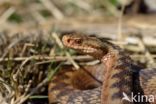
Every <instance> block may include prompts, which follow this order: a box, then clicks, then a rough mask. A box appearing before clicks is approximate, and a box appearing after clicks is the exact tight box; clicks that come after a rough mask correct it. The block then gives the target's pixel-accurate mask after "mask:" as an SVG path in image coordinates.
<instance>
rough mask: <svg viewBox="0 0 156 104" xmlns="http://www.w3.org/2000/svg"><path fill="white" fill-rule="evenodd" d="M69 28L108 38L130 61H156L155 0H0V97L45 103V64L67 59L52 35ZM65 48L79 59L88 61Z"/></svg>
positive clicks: (5, 103)
mask: <svg viewBox="0 0 156 104" xmlns="http://www.w3.org/2000/svg"><path fill="white" fill-rule="evenodd" d="M73 31H74V32H82V33H85V34H94V35H97V36H98V37H105V38H108V39H109V40H110V41H111V42H113V43H115V44H117V45H119V46H121V47H122V48H123V49H125V51H126V52H129V53H130V54H131V57H132V58H133V59H134V60H135V62H136V63H138V64H140V65H141V66H143V67H150V68H151V67H156V0H0V92H1V93H0V103H1V104H48V96H47V95H48V91H47V86H48V81H47V75H48V73H49V69H53V70H51V71H54V72H55V69H59V68H58V66H59V65H60V63H62V62H64V61H67V63H70V64H71V62H70V61H69V60H67V58H66V57H65V56H66V53H65V50H64V49H62V47H63V46H60V43H61V41H59V42H57V41H55V40H59V38H58V37H57V36H60V35H58V34H62V33H64V32H73ZM25 34H28V35H29V38H26V39H27V40H26V39H25V38H23V37H22V38H21V37H20V36H24V35H25ZM34 34H36V35H35V39H34V38H33V37H34ZM49 34H50V35H51V34H52V36H51V37H52V38H51V37H48V36H49ZM54 34H55V35H54ZM14 35H17V36H16V37H14ZM31 35H32V37H31ZM53 35H54V37H53ZM44 37H46V38H48V39H46V41H43V40H44ZM17 38H18V39H17ZM42 39H43V40H42ZM47 40H48V41H47ZM49 41H50V42H49ZM19 53H20V54H19ZM69 53H70V54H71V56H73V57H75V59H77V60H79V61H83V65H84V64H86V61H84V60H87V61H88V60H89V61H93V59H92V58H88V57H87V58H86V56H83V57H82V56H80V57H81V58H79V54H77V53H76V52H73V51H71V50H69ZM51 55H52V56H51ZM74 55H75V56H74ZM31 56H36V57H35V58H32V57H31ZM39 56H42V57H39ZM45 56H46V58H45V59H44V58H43V57H45ZM55 57H58V59H57V58H55ZM60 57H61V58H60ZM8 58H10V59H11V60H10V59H8ZM81 59H82V60H81ZM72 64H73V63H72ZM94 65H95V64H94ZM59 67H60V66H59ZM45 69H47V70H45ZM21 73H22V74H21ZM44 78H45V79H46V81H45V80H44ZM48 78H49V77H48ZM38 86H39V87H40V88H41V89H40V90H39V87H38ZM34 88H35V90H34Z"/></svg>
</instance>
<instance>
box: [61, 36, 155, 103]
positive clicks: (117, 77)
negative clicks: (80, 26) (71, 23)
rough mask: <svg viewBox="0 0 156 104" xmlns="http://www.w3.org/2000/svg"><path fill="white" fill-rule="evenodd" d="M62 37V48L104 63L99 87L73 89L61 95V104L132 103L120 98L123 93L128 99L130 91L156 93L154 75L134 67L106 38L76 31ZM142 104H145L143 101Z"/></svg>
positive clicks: (127, 57) (123, 53)
mask: <svg viewBox="0 0 156 104" xmlns="http://www.w3.org/2000/svg"><path fill="white" fill-rule="evenodd" d="M62 40H63V43H64V45H65V46H66V47H69V48H72V49H75V50H77V51H78V52H80V53H84V54H89V55H91V56H93V57H95V58H97V59H100V60H101V62H102V63H103V64H104V65H105V73H104V74H103V76H104V82H103V85H102V89H101V88H100V87H99V88H96V89H92V90H86V91H83V92H74V91H73V92H72V93H69V94H67V95H65V96H64V97H62V99H61V100H60V103H61V104H77V103H80V104H99V103H102V104H133V103H134V102H133V103H132V102H128V101H126V100H122V98H123V92H124V93H125V94H127V96H128V97H129V98H131V96H130V95H131V92H134V94H137V93H140V95H141V94H143V92H144V93H145V94H156V90H155V88H156V84H155V83H154V81H155V79H156V78H155V76H154V75H155V74H152V73H151V72H149V71H147V72H146V71H144V70H141V71H140V69H141V68H140V67H138V66H136V65H135V64H134V63H133V61H132V60H131V58H130V57H129V56H128V55H127V54H125V52H124V51H122V50H121V49H120V48H119V47H116V46H115V45H113V44H111V43H109V42H107V41H103V42H102V41H101V40H100V39H98V38H96V37H89V36H86V35H79V34H69V35H65V36H63V39H62ZM139 71H140V72H139ZM152 72H153V73H156V69H152ZM145 76H146V77H145ZM139 79H140V80H139ZM145 80H146V81H147V82H145ZM91 95H93V96H91ZM100 96H101V97H100ZM93 102H94V103H93ZM155 103H156V102H154V103H153V104H155ZM139 104H140V103H139ZM142 104H147V102H144V103H142Z"/></svg>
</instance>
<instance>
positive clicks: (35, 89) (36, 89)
mask: <svg viewBox="0 0 156 104" xmlns="http://www.w3.org/2000/svg"><path fill="white" fill-rule="evenodd" d="M48 81H49V80H48V78H45V79H44V80H43V81H42V82H41V83H39V84H38V85H37V87H36V88H34V89H32V90H31V92H30V93H29V94H27V95H23V96H21V97H20V98H18V99H17V100H16V101H15V102H14V104H22V103H23V102H25V101H26V100H27V99H28V98H29V97H30V96H31V95H33V94H34V93H35V92H37V91H38V90H39V89H40V88H41V87H42V86H43V85H45V84H46V83H48Z"/></svg>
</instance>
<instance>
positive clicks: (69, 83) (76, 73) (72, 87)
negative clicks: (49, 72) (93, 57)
mask: <svg viewBox="0 0 156 104" xmlns="http://www.w3.org/2000/svg"><path fill="white" fill-rule="evenodd" d="M103 67H104V66H103V65H102V64H97V65H94V66H83V67H81V68H80V69H79V70H75V69H74V68H73V67H72V66H63V67H62V68H61V69H60V70H59V72H58V73H57V74H56V75H55V76H54V77H53V78H52V80H51V82H50V83H49V88H48V92H49V93H48V97H49V103H50V104H53V103H56V102H61V104H62V103H63V100H62V99H63V98H65V97H66V95H69V94H70V93H75V94H76V93H79V94H80V93H82V92H84V91H85V90H87V89H94V88H96V87H99V86H101V85H102V79H103V78H102V73H103V70H101V68H102V69H104V68H103ZM99 91H100V90H99ZM71 99H72V98H71ZM64 104H66V103H64Z"/></svg>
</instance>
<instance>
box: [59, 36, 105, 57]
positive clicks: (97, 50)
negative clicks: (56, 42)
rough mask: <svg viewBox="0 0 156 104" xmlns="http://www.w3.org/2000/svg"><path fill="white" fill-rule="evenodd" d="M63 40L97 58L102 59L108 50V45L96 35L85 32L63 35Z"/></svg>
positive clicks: (69, 45)
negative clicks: (92, 35)
mask: <svg viewBox="0 0 156 104" xmlns="http://www.w3.org/2000/svg"><path fill="white" fill-rule="evenodd" d="M62 41H63V44H64V45H65V46H66V47H68V48H72V49H74V50H76V51H78V52H80V53H84V54H89V55H91V56H93V57H95V58H97V59H101V58H102V56H104V55H105V54H107V52H108V46H106V45H104V44H103V42H102V41H101V40H100V39H98V38H96V37H91V36H87V35H83V34H81V35H80V34H68V35H64V36H63V38H62Z"/></svg>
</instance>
